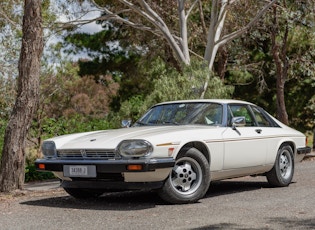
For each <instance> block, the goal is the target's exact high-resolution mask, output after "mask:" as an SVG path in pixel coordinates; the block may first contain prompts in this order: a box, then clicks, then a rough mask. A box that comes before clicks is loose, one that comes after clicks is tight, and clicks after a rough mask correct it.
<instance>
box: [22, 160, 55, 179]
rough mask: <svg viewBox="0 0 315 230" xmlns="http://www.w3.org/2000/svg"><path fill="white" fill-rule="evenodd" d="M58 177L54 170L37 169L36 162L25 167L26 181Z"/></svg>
mask: <svg viewBox="0 0 315 230" xmlns="http://www.w3.org/2000/svg"><path fill="white" fill-rule="evenodd" d="M54 178H56V177H55V175H54V174H53V173H52V172H39V171H36V167H35V165H34V164H32V165H27V166H26V167H25V182H30V181H41V180H48V179H54Z"/></svg>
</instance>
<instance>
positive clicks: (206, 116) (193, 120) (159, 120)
mask: <svg viewBox="0 0 315 230" xmlns="http://www.w3.org/2000/svg"><path fill="white" fill-rule="evenodd" d="M189 124H199V125H220V124H222V105H220V104H215V103H209V102H197V103H196V102H193V103H173V104H164V105H157V106H154V107H152V108H151V109H150V110H149V111H148V112H147V113H146V114H145V115H144V116H143V117H142V118H140V119H139V120H138V121H137V122H136V124H135V126H139V125H189Z"/></svg>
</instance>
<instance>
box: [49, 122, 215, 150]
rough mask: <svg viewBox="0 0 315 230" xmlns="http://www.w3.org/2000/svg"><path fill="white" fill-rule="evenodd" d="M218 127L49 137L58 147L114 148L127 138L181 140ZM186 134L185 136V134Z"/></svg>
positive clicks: (157, 141) (152, 128) (135, 129)
mask: <svg viewBox="0 0 315 230" xmlns="http://www.w3.org/2000/svg"><path fill="white" fill-rule="evenodd" d="M216 128H218V127H209V126H146V127H132V128H122V129H112V130H104V131H95V132H87V133H77V134H70V135H63V136H59V137H55V138H51V139H48V140H47V141H54V142H55V144H56V148H57V149H82V148H85V149H89V148H93V149H99V148H105V149H114V148H116V146H117V145H118V144H119V143H120V142H121V141H122V140H127V139H145V140H148V141H150V142H151V143H152V144H154V145H155V144H161V143H163V141H168V142H170V141H173V142H176V141H179V140H182V139H183V138H184V136H185V135H184V133H186V135H187V131H188V132H189V136H192V135H194V134H193V133H196V134H197V133H199V134H200V132H205V131H207V130H209V129H216ZM183 135H184V136H183Z"/></svg>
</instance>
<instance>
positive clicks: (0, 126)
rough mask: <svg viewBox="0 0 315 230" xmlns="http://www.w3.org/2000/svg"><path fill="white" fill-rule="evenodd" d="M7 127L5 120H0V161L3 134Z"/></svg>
mask: <svg viewBox="0 0 315 230" xmlns="http://www.w3.org/2000/svg"><path fill="white" fill-rule="evenodd" d="M6 127H7V120H3V119H1V118H0V161H1V156H2V149H3V142H4V133H5V129H6Z"/></svg>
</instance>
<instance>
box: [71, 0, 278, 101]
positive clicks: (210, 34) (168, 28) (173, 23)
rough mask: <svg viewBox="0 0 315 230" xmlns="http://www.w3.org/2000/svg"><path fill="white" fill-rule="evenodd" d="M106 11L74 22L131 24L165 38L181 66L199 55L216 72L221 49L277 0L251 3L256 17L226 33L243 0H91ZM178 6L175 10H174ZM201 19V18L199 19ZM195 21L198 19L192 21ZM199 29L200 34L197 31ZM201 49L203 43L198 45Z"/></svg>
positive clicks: (101, 9)
mask: <svg viewBox="0 0 315 230" xmlns="http://www.w3.org/2000/svg"><path fill="white" fill-rule="evenodd" d="M90 1H91V2H92V3H94V5H95V6H97V7H98V8H99V10H100V11H102V12H103V14H102V15H101V16H99V17H97V18H94V19H90V20H83V21H82V20H75V21H71V22H69V24H72V25H79V24H82V23H90V22H91V21H95V20H98V21H113V22H117V23H121V24H125V25H128V26H130V27H132V28H134V29H136V30H141V31H145V32H150V33H152V34H153V35H154V36H156V37H157V38H158V39H160V40H163V41H165V42H166V43H167V44H168V46H169V47H170V49H171V50H172V53H173V55H174V56H175V59H176V60H177V62H178V63H179V66H181V67H182V68H183V67H184V66H185V65H190V64H191V57H192V55H193V56H197V57H198V58H200V59H201V60H203V61H204V63H205V67H206V68H208V69H209V70H210V71H213V64H214V61H215V57H216V55H217V52H218V49H219V48H220V47H222V46H224V45H225V44H227V43H228V42H229V41H231V40H233V39H235V38H237V37H239V36H241V35H242V34H244V32H245V31H248V30H249V29H250V28H251V27H253V26H254V25H255V23H256V22H257V21H258V20H259V19H260V18H262V16H263V15H264V14H265V13H266V12H267V11H268V9H270V7H271V6H272V5H274V4H275V3H276V0H271V1H265V0H262V1H255V3H256V4H255V5H254V4H253V5H251V6H252V9H251V10H252V11H254V13H252V15H253V17H252V18H250V19H249V20H247V22H246V24H245V25H244V26H242V27H241V28H238V29H237V30H234V31H229V32H228V33H224V32H226V31H224V29H225V22H226V19H227V18H228V16H229V14H231V12H233V10H234V9H235V8H234V7H235V6H236V5H238V4H244V2H245V3H246V1H243V0H212V1H210V0H208V1H200V0H177V1H155V0H118V1H112V0H90ZM174 9H176V10H174ZM196 18H198V19H196ZM194 20H198V23H197V26H196V23H193V22H194ZM196 31H197V33H196ZM200 38H204V44H203V51H201V52H200V50H193V49H192V48H194V47H196V43H199V42H196V41H197V40H198V39H200ZM198 48H200V46H198ZM209 80H210V74H208V77H207V78H206V80H205V82H204V86H203V90H202V92H201V95H200V96H201V97H204V94H205V91H206V90H207V88H208V83H209Z"/></svg>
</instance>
